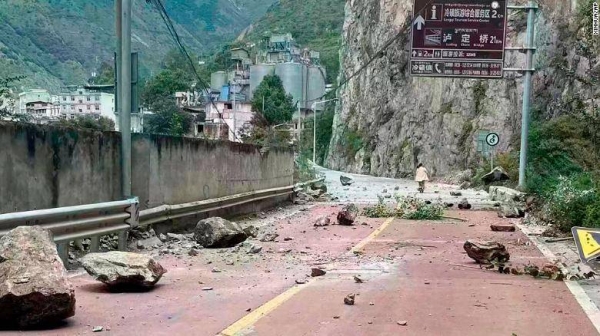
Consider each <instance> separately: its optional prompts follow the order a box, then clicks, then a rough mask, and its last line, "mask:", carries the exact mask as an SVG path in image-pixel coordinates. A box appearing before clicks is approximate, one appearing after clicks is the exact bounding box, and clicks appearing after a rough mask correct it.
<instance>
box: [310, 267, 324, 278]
mask: <svg viewBox="0 0 600 336" xmlns="http://www.w3.org/2000/svg"><path fill="white" fill-rule="evenodd" d="M325 274H327V272H325V271H324V270H322V269H320V268H313V269H311V270H310V276H311V277H318V276H323V275H325Z"/></svg>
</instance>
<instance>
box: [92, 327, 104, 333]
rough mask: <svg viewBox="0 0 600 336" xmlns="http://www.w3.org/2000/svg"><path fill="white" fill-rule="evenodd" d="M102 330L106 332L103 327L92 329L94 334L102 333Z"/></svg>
mask: <svg viewBox="0 0 600 336" xmlns="http://www.w3.org/2000/svg"><path fill="white" fill-rule="evenodd" d="M102 330H104V327H103V326H95V327H94V328H92V332H101V331H102Z"/></svg>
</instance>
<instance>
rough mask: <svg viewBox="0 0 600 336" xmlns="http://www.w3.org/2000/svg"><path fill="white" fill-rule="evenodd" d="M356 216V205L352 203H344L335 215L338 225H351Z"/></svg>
mask: <svg viewBox="0 0 600 336" xmlns="http://www.w3.org/2000/svg"><path fill="white" fill-rule="evenodd" d="M357 216H358V207H357V206H356V205H354V203H350V204H346V205H345V206H344V207H343V208H342V210H340V212H339V213H338V215H337V220H338V223H339V224H340V225H353V224H354V220H355V219H356V217H357Z"/></svg>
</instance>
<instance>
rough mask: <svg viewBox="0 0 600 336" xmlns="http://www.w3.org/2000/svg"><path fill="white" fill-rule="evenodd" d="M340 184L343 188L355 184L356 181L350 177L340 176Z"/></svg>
mask: <svg viewBox="0 0 600 336" xmlns="http://www.w3.org/2000/svg"><path fill="white" fill-rule="evenodd" d="M340 182H341V183H342V185H343V186H349V185H351V184H352V183H354V179H352V177H350V176H346V175H340Z"/></svg>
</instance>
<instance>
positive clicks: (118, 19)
mask: <svg viewBox="0 0 600 336" xmlns="http://www.w3.org/2000/svg"><path fill="white" fill-rule="evenodd" d="M122 5H123V0H115V34H116V37H117V45H116V51H115V113H116V114H117V115H118V116H119V120H118V121H117V123H118V125H119V130H120V129H121V119H120V118H121V104H120V100H121V39H122V36H121V34H122V25H121V11H122Z"/></svg>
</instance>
